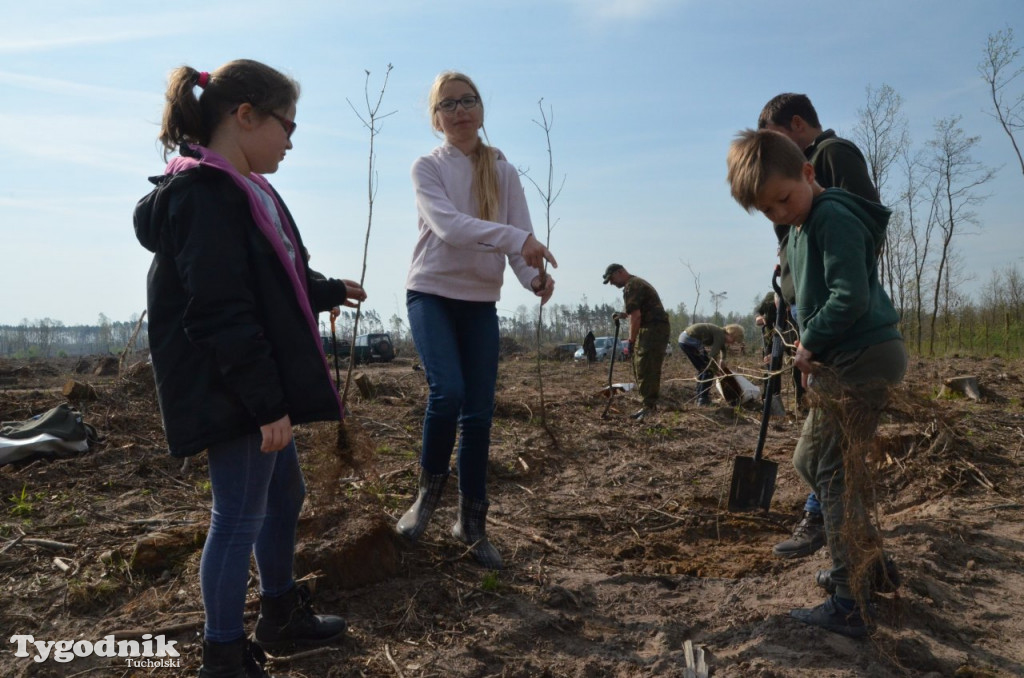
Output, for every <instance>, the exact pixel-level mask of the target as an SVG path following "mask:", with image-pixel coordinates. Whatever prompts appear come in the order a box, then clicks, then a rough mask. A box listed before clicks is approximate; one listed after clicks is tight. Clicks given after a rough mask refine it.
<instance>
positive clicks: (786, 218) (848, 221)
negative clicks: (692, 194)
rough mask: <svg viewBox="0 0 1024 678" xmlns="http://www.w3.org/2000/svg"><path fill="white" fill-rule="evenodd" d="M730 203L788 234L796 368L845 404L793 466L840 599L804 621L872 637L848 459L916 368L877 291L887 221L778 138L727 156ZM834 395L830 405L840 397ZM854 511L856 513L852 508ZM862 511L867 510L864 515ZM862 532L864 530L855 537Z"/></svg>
mask: <svg viewBox="0 0 1024 678" xmlns="http://www.w3.org/2000/svg"><path fill="white" fill-rule="evenodd" d="M728 181H729V185H730V188H731V190H732V196H733V198H735V199H736V201H737V202H738V203H739V204H740V205H741V206H742V207H744V208H745V209H747V210H748V211H753V210H755V209H756V210H758V211H760V212H762V213H763V214H764V215H765V216H766V217H768V219H770V220H771V222H772V223H773V224H791V225H792V226H791V232H790V234H789V239H788V242H787V244H786V254H787V257H788V259H789V263H790V267H791V269H792V272H793V282H794V286H795V288H796V305H797V312H798V317H799V320H800V341H799V346H798V347H797V350H796V355H795V358H794V363H795V364H796V366H797V367H798V368H799V369H800V371H801V372H802V373H803V375H804V379H805V380H806V379H807V377H808V376H809V375H811V374H817V375H818V377H819V379H820V380H821V382H822V383H823V384H824V383H826V379H825V377H826V375H827V376H828V377H829V380H834V381H835V383H836V386H837V387H838V388H839V389H841V393H842V397H841V398H839V399H838V401H837V402H834V403H824V405H825V406H824V407H819V406H815V407H812V409H811V413H810V415H809V416H808V417H807V421H806V422H805V423H804V427H803V430H802V431H801V434H800V440H799V441H798V442H797V446H796V450H795V451H794V452H793V465H794V466H795V467H796V470H797V473H798V474H799V475H800V477H801V478H803V480H804V481H805V482H806V483H807V484H808V485H809V486H810V487H811V489H813V490H814V491H815V492H816V493H817V495H818V497H819V499H820V500H821V503H822V508H823V509H824V514H825V534H826V537H827V539H828V545H829V551H831V553H832V562H833V570H832V583H833V584H834V586H835V593H834V594H833V595H830V596H829V597H828V599H827V600H826V601H825V602H824V603H822V604H821V605H818V606H817V607H814V608H811V609H800V610H793V611H792V612H791V614H792V616H793V617H795V618H796V619H799V620H800V621H802V622H804V623H807V624H811V625H814V626H820V627H822V628H825V629H828V630H830V631H835V632H837V633H842V634H844V635H848V636H852V637H859V636H863V635H866V634H867V632H868V624H867V623H866V621H865V616H866V615H862V614H861V610H860V609H859V608H858V606H857V603H856V602H855V596H854V590H853V588H852V587H851V583H850V567H849V565H850V556H849V544H847V543H845V542H846V540H845V538H844V537H843V523H844V521H845V520H846V515H845V513H847V511H844V502H845V501H846V500H847V499H850V500H855V499H856V498H855V497H849V498H847V497H844V494H845V490H846V476H845V470H844V455H846V454H863V453H864V452H865V450H866V445H861V444H859V443H861V442H865V441H869V440H870V439H871V438H872V437H873V435H874V432H875V429H876V428H877V426H878V418H879V414H880V412H881V410H882V408H883V407H884V406H885V404H886V402H887V399H888V387H889V386H891V385H894V384H897V383H899V382H900V381H901V380H902V379H903V374H904V372H905V371H906V366H907V354H906V350H905V349H904V347H903V339H902V337H901V336H900V333H899V331H898V330H897V328H896V323H897V322H898V320H899V316H898V314H897V312H896V310H895V308H893V305H892V302H891V301H890V300H889V297H888V296H887V295H886V294H885V290H884V289H883V288H882V286H881V284H880V283H879V280H878V254H879V252H880V251H881V248H882V245H883V244H884V242H885V229H886V226H887V224H888V222H889V215H890V211H889V210H888V209H887V208H885V207H883V206H882V205H879V204H878V203H874V202H871V201H868V200H865V199H863V198H861V197H859V196H856V195H853V194H852V193H848V192H846V191H844V190H841V189H836V188H830V189H824V188H822V187H821V186H820V185H819V184H818V183H817V181H815V175H814V166H813V165H812V164H811V163H809V162H807V160H806V158H805V157H804V154H803V152H802V151H801V150H800V149H799V147H797V145H796V144H795V143H794V142H793V141H792V140H790V139H789V138H787V137H785V136H783V135H782V134H779V133H777V132H773V131H770V130H759V131H754V130H746V131H743V132H740V133H739V134H738V135H737V137H736V139H735V140H734V141H733V143H732V146H731V147H730V148H729V156H728ZM831 394H832V392H831V391H829V393H828V394H827V395H831ZM850 508H853V506H852V505H851V507H850ZM858 508H860V507H858ZM856 514H857V515H859V516H863V519H864V520H865V525H863V526H856V527H862V528H863V529H862V530H861V532H860V533H867V534H871V535H873V536H874V537H875V541H876V544H877V547H878V554H879V557H881V544H880V539H878V537H877V533H875V532H874V531H873V528H872V527H871V526H870V524H869V522H868V521H869V519H868V517H867V516H868V512H867V511H864V510H858V511H857V512H856ZM854 531H856V530H854Z"/></svg>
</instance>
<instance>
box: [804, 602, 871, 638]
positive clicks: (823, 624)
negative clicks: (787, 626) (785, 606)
mask: <svg viewBox="0 0 1024 678" xmlns="http://www.w3.org/2000/svg"><path fill="white" fill-rule="evenodd" d="M789 616H791V617H792V618H793V619H796V620H798V621H802V622H803V623H805V624H808V625H810V626H818V627H820V628H823V629H825V630H826V631H832V632H833V633H841V634H842V635H844V636H849V637H850V638H863V637H864V636H866V635H868V631H869V630H870V628H869V626H868V625H867V624H866V623H865V621H864V618H863V617H862V616H861V614H860V611H859V610H858V609H857V608H854V609H852V610H846V609H845V608H844V607H843V606H842V604H841V603H839V602H837V601H836V598H835V596H829V597H828V598H826V599H825V602H824V603H822V604H821V605H818V606H817V607H812V608H804V609H797V610H790V612H789Z"/></svg>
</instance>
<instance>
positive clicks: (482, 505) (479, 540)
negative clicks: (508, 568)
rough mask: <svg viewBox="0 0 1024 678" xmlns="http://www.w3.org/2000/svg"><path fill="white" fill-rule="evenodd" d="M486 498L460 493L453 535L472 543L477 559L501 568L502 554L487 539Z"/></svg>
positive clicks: (491, 567) (493, 568) (482, 563)
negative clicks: (474, 497) (471, 497)
mask: <svg viewBox="0 0 1024 678" xmlns="http://www.w3.org/2000/svg"><path fill="white" fill-rule="evenodd" d="M488 506H490V504H489V503H488V502H487V500H486V499H468V498H466V497H464V496H462V495H461V494H460V495H459V519H458V521H456V523H455V525H453V526H452V536H453V537H455V538H456V539H458V540H459V541H461V542H463V543H465V544H470V545H472V548H471V549H470V552H471V553H472V554H473V557H474V558H476V561H477V562H478V563H480V564H481V565H483V566H484V567H486V568H488V569H490V570H500V569H502V567H503V565H502V562H501V554H500V553H498V549H496V548H494V547H493V546H492V545H491V543H490V542H489V541H487V507H488Z"/></svg>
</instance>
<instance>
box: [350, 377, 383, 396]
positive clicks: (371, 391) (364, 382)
mask: <svg viewBox="0 0 1024 678" xmlns="http://www.w3.org/2000/svg"><path fill="white" fill-rule="evenodd" d="M352 380H353V381H354V382H355V383H356V388H358V389H359V395H361V396H363V397H364V398H366V399H367V400H373V399H374V397H376V395H377V389H376V387H375V386H374V385H373V382H372V381H371V380H370V378H369V377H368V376H366V374H364V373H363V372H357V373H356V375H355V376H354V377H352Z"/></svg>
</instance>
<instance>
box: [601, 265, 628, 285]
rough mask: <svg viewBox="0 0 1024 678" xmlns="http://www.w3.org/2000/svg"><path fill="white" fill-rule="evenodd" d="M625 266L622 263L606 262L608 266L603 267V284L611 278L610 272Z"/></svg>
mask: <svg viewBox="0 0 1024 678" xmlns="http://www.w3.org/2000/svg"><path fill="white" fill-rule="evenodd" d="M624 268H625V266H623V265H622V264H608V268H606V269H604V284H605V285H607V284H608V283H609V282H610V281H611V278H612V274H613V273H615V271H621V270H622V269H624Z"/></svg>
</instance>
